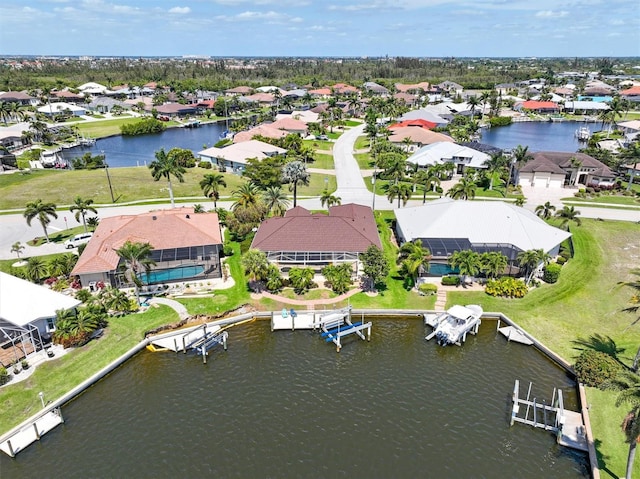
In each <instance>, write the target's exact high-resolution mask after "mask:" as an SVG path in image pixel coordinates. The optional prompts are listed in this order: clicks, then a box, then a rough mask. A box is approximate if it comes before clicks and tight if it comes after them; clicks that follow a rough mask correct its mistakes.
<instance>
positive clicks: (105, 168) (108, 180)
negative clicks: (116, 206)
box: [102, 150, 116, 203]
mask: <svg viewBox="0 0 640 479" xmlns="http://www.w3.org/2000/svg"><path fill="white" fill-rule="evenodd" d="M102 161H104V171H106V172H107V182H108V183H109V193H111V203H115V202H116V199H115V198H114V197H113V187H112V186H111V177H110V176H109V165H108V164H107V159H106V157H105V156H104V150H102Z"/></svg>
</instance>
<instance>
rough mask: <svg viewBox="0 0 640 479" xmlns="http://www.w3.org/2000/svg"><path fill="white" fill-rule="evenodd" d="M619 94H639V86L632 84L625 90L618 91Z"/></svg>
mask: <svg viewBox="0 0 640 479" xmlns="http://www.w3.org/2000/svg"><path fill="white" fill-rule="evenodd" d="M620 94H621V95H625V96H628V95H632V96H635V95H640V86H632V87H631V88H627V89H626V90H622V91H621V92H620Z"/></svg>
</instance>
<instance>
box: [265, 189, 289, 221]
mask: <svg viewBox="0 0 640 479" xmlns="http://www.w3.org/2000/svg"><path fill="white" fill-rule="evenodd" d="M262 200H263V201H264V203H265V204H266V205H267V208H268V211H269V213H271V214H273V215H274V216H284V213H285V211H287V210H288V209H289V205H290V203H291V202H290V201H289V198H287V195H286V194H285V193H284V191H282V188H280V187H279V186H268V187H267V189H266V190H264V192H263V193H262Z"/></svg>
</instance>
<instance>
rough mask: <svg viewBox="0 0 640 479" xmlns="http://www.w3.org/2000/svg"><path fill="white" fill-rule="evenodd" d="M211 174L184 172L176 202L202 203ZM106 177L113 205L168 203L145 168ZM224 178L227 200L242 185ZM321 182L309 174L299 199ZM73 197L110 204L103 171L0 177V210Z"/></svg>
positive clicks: (67, 202)
mask: <svg viewBox="0 0 640 479" xmlns="http://www.w3.org/2000/svg"><path fill="white" fill-rule="evenodd" d="M211 172H212V170H206V169H204V168H197V167H196V168H189V169H187V172H186V173H185V175H184V180H185V181H184V183H179V182H177V181H173V182H172V184H173V193H174V195H175V197H176V199H179V198H181V197H187V198H188V197H195V198H201V201H206V198H205V197H204V196H203V195H202V190H201V189H200V186H199V185H198V183H199V182H200V180H201V179H202V178H203V176H204V175H205V174H207V173H211ZM109 175H110V177H111V184H112V187H113V193H114V196H115V197H116V202H117V203H125V202H129V201H136V200H144V199H162V200H163V201H164V202H168V200H169V194H168V191H167V182H166V181H163V180H161V181H154V180H153V177H152V176H151V172H150V171H149V169H148V168H145V167H130V168H110V169H109ZM224 178H225V181H226V182H227V187H226V188H223V189H222V190H221V197H222V198H221V199H223V200H224V199H228V197H230V196H231V193H232V191H234V190H236V189H237V188H238V187H239V186H240V184H242V183H243V182H244V181H245V180H244V179H243V178H242V177H241V176H238V175H234V174H231V173H225V174H224ZM324 178H325V175H320V174H312V175H311V181H310V185H309V186H301V187H299V188H298V194H299V195H300V196H318V195H320V193H321V192H322V190H324ZM334 182H335V179H334ZM285 190H286V187H285ZM76 196H81V197H83V198H92V199H93V200H94V201H95V203H96V204H108V203H111V196H110V193H109V184H108V182H107V176H106V173H105V171H104V170H103V169H100V170H72V171H50V170H43V171H40V170H38V171H34V172H32V173H30V174H26V175H21V174H13V175H0V210H3V209H14V208H23V207H24V206H25V205H26V204H27V203H28V202H29V201H33V200H36V199H38V198H41V199H42V200H43V201H45V202H51V203H54V204H56V205H58V208H59V211H60V210H61V209H62V207H63V205H70V204H72V203H73V201H74V199H75V198H76ZM165 198H166V200H164V199H165ZM192 201H194V200H192ZM195 201H198V200H197V199H196V200H195Z"/></svg>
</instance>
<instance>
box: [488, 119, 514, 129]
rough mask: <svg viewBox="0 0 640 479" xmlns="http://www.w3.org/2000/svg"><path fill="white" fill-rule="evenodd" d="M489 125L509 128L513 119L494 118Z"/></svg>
mask: <svg viewBox="0 0 640 479" xmlns="http://www.w3.org/2000/svg"><path fill="white" fill-rule="evenodd" d="M489 123H490V124H491V126H492V127H493V126H507V125H510V124H511V117H510V116H494V117H493V118H491V119H489Z"/></svg>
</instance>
